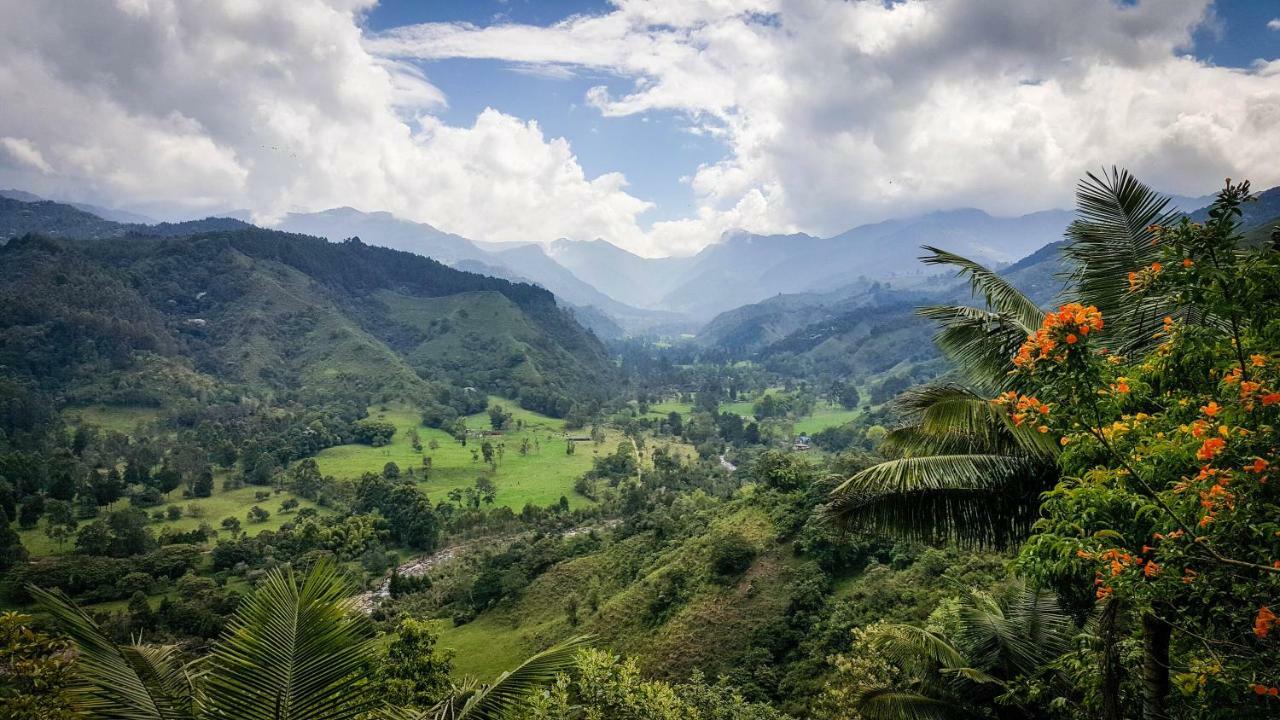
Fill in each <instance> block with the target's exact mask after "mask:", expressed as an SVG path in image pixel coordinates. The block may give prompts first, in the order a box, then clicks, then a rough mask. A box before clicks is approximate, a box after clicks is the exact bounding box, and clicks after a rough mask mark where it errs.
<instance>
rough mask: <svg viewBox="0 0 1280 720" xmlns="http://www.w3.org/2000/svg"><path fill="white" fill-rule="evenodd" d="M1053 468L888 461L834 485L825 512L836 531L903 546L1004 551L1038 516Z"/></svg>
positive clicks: (1024, 462) (978, 459)
mask: <svg viewBox="0 0 1280 720" xmlns="http://www.w3.org/2000/svg"><path fill="white" fill-rule="evenodd" d="M1052 467H1053V466H1052V464H1051V463H1049V462H1036V461H1034V460H1031V459H1029V458H1027V457H1025V456H1002V455H937V456H926V457H916V458H903V459H899V460H890V461H888V462H884V463H880V464H879V465H875V466H872V467H870V468H868V469H867V470H864V471H862V472H861V473H858V474H857V475H855V476H853V477H852V478H850V479H849V480H847V481H845V482H844V483H843V484H841V485H840V486H838V487H837V488H836V489H835V490H833V491H832V493H831V495H830V501H829V502H828V504H827V506H826V507H825V509H824V512H825V513H826V514H827V516H828V517H829V518H830V519H831V520H833V521H834V522H835V523H836V524H837V525H839V526H841V527H845V528H860V529H865V530H871V531H874V532H878V533H882V534H886V535H891V536H895V537H900V538H904V539H908V540H914V541H919V542H928V543H939V542H952V543H957V544H961V545H965V546H971V547H992V548H1001V547H1009V546H1012V545H1016V544H1017V543H1018V542H1020V541H1021V540H1022V539H1023V538H1025V537H1026V535H1027V533H1028V532H1029V531H1030V529H1031V526H1032V525H1033V524H1034V523H1035V521H1036V519H1037V518H1038V512H1037V511H1038V508H1039V495H1040V493H1041V492H1043V490H1044V489H1045V487H1047V483H1048V482H1049V478H1051V477H1052Z"/></svg>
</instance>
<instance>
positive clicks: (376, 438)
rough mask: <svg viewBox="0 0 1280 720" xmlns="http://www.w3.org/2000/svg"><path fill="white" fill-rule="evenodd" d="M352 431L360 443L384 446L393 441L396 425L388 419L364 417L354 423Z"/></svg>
mask: <svg viewBox="0 0 1280 720" xmlns="http://www.w3.org/2000/svg"><path fill="white" fill-rule="evenodd" d="M351 432H352V434H353V435H354V436H355V441H356V442H358V443H364V444H365V445H372V446H374V447H382V446H384V445H387V444H388V443H390V442H391V438H392V436H394V435H395V434H396V426H395V424H394V423H392V422H390V421H388V420H383V419H380V418H364V419H363V420H357V421H356V422H354V423H352V425H351Z"/></svg>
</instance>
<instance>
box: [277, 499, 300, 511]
mask: <svg viewBox="0 0 1280 720" xmlns="http://www.w3.org/2000/svg"><path fill="white" fill-rule="evenodd" d="M297 509H298V498H292V497H291V498H285V499H284V502H282V503H280V514H282V515H283V514H284V513H288V512H293V511H294V510H297Z"/></svg>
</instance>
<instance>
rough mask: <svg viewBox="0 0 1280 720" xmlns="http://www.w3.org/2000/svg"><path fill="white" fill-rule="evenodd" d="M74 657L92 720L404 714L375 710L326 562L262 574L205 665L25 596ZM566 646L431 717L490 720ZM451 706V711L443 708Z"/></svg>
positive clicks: (46, 598) (554, 665)
mask: <svg viewBox="0 0 1280 720" xmlns="http://www.w3.org/2000/svg"><path fill="white" fill-rule="evenodd" d="M31 592H32V594H33V595H34V596H35V597H36V598H37V599H38V600H39V601H40V603H41V605H42V606H43V607H44V608H45V609H46V610H47V611H48V612H49V614H50V615H52V616H53V618H54V619H55V621H57V622H58V624H59V625H60V626H61V627H62V629H63V630H64V631H65V632H66V634H67V635H68V636H69V637H70V638H71V639H72V641H74V642H75V644H76V648H77V650H78V656H77V659H76V664H75V669H76V673H77V680H78V684H77V686H76V687H75V688H74V691H73V696H74V698H73V699H74V703H75V705H76V707H77V709H78V710H80V711H81V712H82V713H84V715H85V716H86V717H88V718H92V719H93V720H206V719H213V718H217V719H223V718H236V719H237V720H348V719H353V718H357V717H360V716H362V715H366V714H372V715H375V716H380V717H385V718H399V717H412V716H413V715H412V713H410V712H408V711H403V710H401V709H399V708H389V707H386V706H385V702H384V700H383V697H382V695H381V693H380V691H379V687H378V684H377V683H376V682H374V677H373V675H374V672H375V669H376V660H377V657H378V653H379V648H378V640H377V637H376V635H375V633H374V631H373V626H372V624H371V623H370V622H369V619H368V617H367V616H365V615H364V614H363V613H360V612H357V611H355V610H354V607H353V600H354V595H353V593H354V590H353V587H352V585H351V583H350V582H349V581H348V579H347V578H346V577H345V576H344V575H343V574H342V572H341V571H340V570H339V569H338V568H337V566H335V565H334V564H332V563H330V562H320V563H317V564H316V565H315V566H313V567H312V569H311V570H310V571H309V572H308V573H307V574H306V575H305V576H303V577H301V578H297V577H295V575H294V573H293V571H292V570H291V569H288V568H284V569H276V570H273V571H272V572H270V573H268V574H267V576H266V578H265V579H264V580H263V582H262V583H261V584H260V585H259V586H258V588H257V589H256V590H255V591H254V593H253V595H251V596H250V597H249V598H248V599H246V600H245V601H244V602H243V603H242V604H241V605H240V607H239V608H237V610H236V612H235V615H234V616H233V617H232V619H231V621H230V623H229V624H228V627H227V629H226V631H225V632H224V633H223V635H222V637H221V638H220V639H219V640H218V642H217V643H216V644H215V645H214V648H213V651H212V652H211V653H210V654H209V655H208V656H206V657H203V658H200V659H198V660H196V661H194V662H190V663H183V662H182V660H181V659H180V657H179V652H178V649H177V648H176V647H175V646H172V645H144V644H141V643H140V642H135V643H133V644H129V645H117V644H116V643H114V642H112V641H111V640H110V639H109V638H107V636H106V635H105V634H104V633H103V632H102V630H101V629H100V628H99V627H98V626H97V624H96V623H95V622H94V621H93V619H92V618H90V617H89V616H88V614H86V613H85V612H84V610H82V609H80V608H79V607H78V606H77V605H76V604H75V603H74V602H72V601H71V600H69V599H68V598H67V597H66V596H65V595H63V594H62V593H60V592H51V591H47V590H42V589H39V588H31ZM585 642H586V639H585V638H574V639H572V640H570V641H569V642H567V643H564V644H561V645H557V646H555V647H552V648H550V649H548V650H546V651H544V652H542V653H539V654H537V655H534V656H533V657H531V658H529V659H528V660H526V661H525V662H524V663H523V664H521V665H520V666H519V667H517V668H516V669H515V670H512V671H510V672H507V673H503V674H502V675H501V676H499V677H498V678H497V680H495V681H494V682H493V683H491V684H489V685H476V684H474V683H467V684H464V686H463V687H461V688H459V689H458V691H457V692H456V693H455V695H454V697H453V698H451V700H450V701H447V702H446V703H442V704H441V707H442V708H444V706H445V705H446V704H447V705H448V709H442V710H441V714H439V715H437V716H436V717H439V718H442V719H445V718H447V719H449V720H453V719H454V718H457V719H459V720H460V719H461V718H467V719H468V720H492V719H494V718H500V717H503V716H504V715H505V714H506V713H508V712H510V710H511V709H512V708H513V707H515V706H516V704H517V703H518V701H519V699H520V698H523V697H525V696H527V695H528V693H530V692H533V691H534V690H536V689H537V688H539V687H542V686H544V685H546V684H549V682H550V681H551V680H552V679H553V678H554V677H555V676H556V674H557V673H561V672H565V671H567V670H569V669H570V668H571V666H572V662H573V656H574V654H575V653H576V652H577V650H578V649H579V648H580V647H582V645H583V644H584V643H585ZM454 707H456V708H457V711H456V712H454V711H453V710H452V708H454Z"/></svg>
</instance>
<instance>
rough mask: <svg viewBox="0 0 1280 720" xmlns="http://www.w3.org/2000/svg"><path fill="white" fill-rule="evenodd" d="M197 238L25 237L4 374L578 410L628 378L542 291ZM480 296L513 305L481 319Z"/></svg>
mask: <svg viewBox="0 0 1280 720" xmlns="http://www.w3.org/2000/svg"><path fill="white" fill-rule="evenodd" d="M27 205H32V204H27ZM34 205H35V206H36V208H37V209H38V210H43V211H44V212H45V217H44V218H43V219H42V220H41V221H40V222H38V223H35V224H37V225H39V227H40V228H41V229H42V230H43V231H44V232H59V233H63V234H72V233H76V232H80V228H81V227H82V226H81V224H80V221H81V220H83V218H82V217H80V216H79V215H77V214H76V213H78V212H79V211H75V210H74V209H67V208H66V207H65V206H56V204H44V203H37V204H34ZM46 205H48V206H56V207H46ZM68 220H69V221H70V222H68ZM104 222H105V221H104ZM230 222H232V223H238V221H230ZM207 224H208V223H201V222H198V223H195V224H193V225H194V227H196V228H197V229H202V228H203V226H205V225H207ZM238 225H243V224H242V223H238ZM104 227H109V226H104ZM180 227H181V226H164V225H161V226H156V227H155V230H158V233H155V234H149V235H143V234H141V232H140V231H138V230H136V229H134V228H130V227H127V226H125V227H115V228H111V232H110V235H109V237H110V238H111V239H110V240H103V239H100V238H101V237H103V235H102V234H94V235H93V237H96V238H99V239H96V240H73V239H60V238H59V239H55V238H49V237H43V236H39V235H28V236H23V237H21V238H16V239H14V240H11V241H10V242H9V243H8V244H7V245H6V246H5V247H4V248H3V250H2V251H0V252H2V253H3V256H4V258H3V259H4V262H3V270H0V308H2V309H3V312H0V317H2V318H3V322H4V325H5V327H4V338H5V339H4V340H3V342H2V345H0V357H3V361H2V364H3V365H5V366H6V367H7V368H9V369H10V371H11V372H13V373H16V374H17V375H19V376H20V377H23V378H26V379H30V380H34V381H36V382H37V383H38V384H40V385H41V386H42V387H44V388H45V389H46V390H48V391H50V392H53V393H56V394H61V395H63V396H64V397H66V398H67V399H68V400H73V399H75V398H79V397H84V398H96V399H97V400H96V401H99V402H101V401H104V400H105V401H107V402H116V403H141V404H151V405H156V404H163V403H164V402H166V400H167V399H172V398H174V397H183V396H190V395H191V394H192V392H193V388H195V387H199V388H204V389H205V390H206V391H211V390H212V389H214V388H217V389H219V391H223V392H240V393H248V394H250V395H252V396H257V397H271V398H280V399H284V398H288V399H299V400H301V399H307V398H311V399H315V398H319V397H323V396H325V395H330V394H334V393H342V394H349V393H351V392H361V393H365V394H367V395H369V396H371V397H385V398H396V397H400V398H403V399H410V400H415V401H419V402H427V401H430V402H441V401H442V398H445V399H447V398H448V397H449V396H450V394H451V393H453V392H455V391H456V390H457V388H461V387H462V386H464V385H466V386H475V387H477V388H478V389H479V390H482V391H487V392H494V393H501V394H504V395H506V396H509V397H522V396H523V397H527V398H528V400H529V402H530V403H531V404H532V405H533V406H535V407H536V408H537V409H553V408H560V412H561V413H562V412H564V408H565V407H567V405H568V400H567V399H568V398H570V397H573V398H589V397H592V396H593V395H594V394H595V393H596V392H597V391H596V389H597V388H599V387H600V383H601V382H602V381H603V380H604V379H605V378H606V377H608V375H609V373H610V372H611V370H610V366H609V364H608V360H607V356H606V353H605V351H604V348H603V346H602V345H601V344H600V342H599V341H598V340H597V339H596V338H595V337H594V336H592V335H591V334H590V333H588V332H586V331H584V330H583V329H582V327H581V326H579V325H578V324H577V323H576V322H575V321H574V320H573V318H572V316H571V315H570V314H569V313H568V312H567V311H565V310H563V309H561V308H559V307H558V306H557V304H556V301H555V298H554V297H553V296H552V295H551V293H549V292H547V291H545V290H542V289H541V288H537V287H533V286H529V285H524V284H516V283H511V282H508V281H505V280H500V279H496V278H491V277H484V276H480V275H474V274H470V273H465V272H460V271H457V270H453V269H451V268H449V267H447V266H444V265H442V264H440V263H438V262H436V261H434V260H431V259H428V258H424V257H421V256H418V255H413V254H410V253H405V252H399V251H395V250H389V249H385V248H376V247H371V246H368V245H364V244H363V243H360V242H358V241H352V242H346V243H330V242H327V241H325V240H322V239H319V238H314V237H308V236H303V235H293V234H288V233H282V232H278V231H272V230H263V229H260V228H254V227H252V226H244V228H245V229H239V230H231V231H218V232H205V233H201V234H197V235H188V236H180V235H178V236H176V237H158V236H156V235H157V234H159V233H164V234H166V235H177V234H178V232H179V229H180ZM147 232H149V233H153V232H154V231H153V230H152V229H148V230H147ZM455 296H456V297H461V298H463V299H462V300H460V301H458V302H457V303H455V304H456V305H457V306H458V307H457V312H455V313H453V314H452V315H450V316H445V315H442V316H441V317H439V318H432V320H434V322H425V323H424V322H418V320H417V319H414V318H407V317H406V314H405V313H404V312H402V308H403V306H404V305H405V304H418V305H425V304H427V303H429V301H431V300H437V301H439V300H441V299H444V298H450V297H455ZM476 298H493V299H494V300H496V302H492V301H491V302H485V303H483V304H484V307H485V308H486V314H485V316H484V317H483V318H481V317H476V318H474V319H468V317H467V310H466V306H467V305H468V304H470V302H471V300H472V299H476ZM477 302H479V301H478V300H477ZM445 347H449V348H452V349H453V350H451V351H450V352H455V353H456V352H465V353H466V363H465V366H466V368H467V370H466V372H455V371H452V370H450V368H451V367H452V366H457V365H458V364H459V363H458V360H457V357H456V356H455V357H454V359H452V360H450V359H449V358H448V357H447V356H448V352H445V351H444V350H442V349H441V348H445ZM437 350H439V352H437ZM160 377H162V378H165V381H164V382H157V378H160ZM454 386H456V387H454ZM450 388H453V389H450ZM197 394H198V393H197ZM104 395H105V397H104ZM445 404H447V400H446V401H445Z"/></svg>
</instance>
